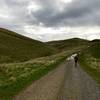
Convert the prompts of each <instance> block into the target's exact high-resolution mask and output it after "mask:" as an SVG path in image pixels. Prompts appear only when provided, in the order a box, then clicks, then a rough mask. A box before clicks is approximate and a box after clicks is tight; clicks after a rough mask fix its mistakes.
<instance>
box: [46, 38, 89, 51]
mask: <svg viewBox="0 0 100 100" xmlns="http://www.w3.org/2000/svg"><path fill="white" fill-rule="evenodd" d="M88 42H89V41H88V40H84V39H79V38H72V39H67V40H60V41H51V42H47V44H49V45H50V46H53V47H54V48H56V49H58V50H60V51H63V50H71V49H75V48H78V47H82V46H85V45H87V44H88Z"/></svg>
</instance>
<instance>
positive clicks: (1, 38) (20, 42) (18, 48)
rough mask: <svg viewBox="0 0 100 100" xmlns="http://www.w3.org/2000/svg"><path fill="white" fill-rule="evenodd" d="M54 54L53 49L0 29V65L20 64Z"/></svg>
mask: <svg viewBox="0 0 100 100" xmlns="http://www.w3.org/2000/svg"><path fill="white" fill-rule="evenodd" d="M55 52H56V50H55V49H53V48H52V47H49V46H48V45H47V44H45V43H42V42H39V41H36V40H32V39H30V38H27V37H24V36H21V35H19V34H17V33H15V32H12V31H9V30H7V29H3V28H0V63H5V62H6V63H7V62H22V61H26V60H29V59H33V58H37V57H42V56H48V55H51V54H54V53H55Z"/></svg>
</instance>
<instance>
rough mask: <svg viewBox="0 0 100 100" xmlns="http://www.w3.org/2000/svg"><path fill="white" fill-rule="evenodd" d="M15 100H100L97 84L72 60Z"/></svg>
mask: <svg viewBox="0 0 100 100" xmlns="http://www.w3.org/2000/svg"><path fill="white" fill-rule="evenodd" d="M13 100H100V89H99V88H98V85H97V84H96V82H95V81H94V80H93V79H92V78H91V77H90V76H89V75H88V74H87V73H86V72H85V71H83V70H82V69H81V68H80V66H79V65H78V66H77V67H75V66H74V61H73V60H72V59H70V60H69V61H68V62H67V63H66V62H65V63H63V64H61V65H59V66H58V67H57V68H56V69H55V70H53V71H52V72H50V73H48V74H47V75H45V76H44V77H42V78H41V79H40V80H38V81H36V82H34V83H33V84H32V85H31V86H29V87H28V88H26V90H24V91H22V92H21V93H19V94H18V95H17V96H16V97H15V98H14V99H13Z"/></svg>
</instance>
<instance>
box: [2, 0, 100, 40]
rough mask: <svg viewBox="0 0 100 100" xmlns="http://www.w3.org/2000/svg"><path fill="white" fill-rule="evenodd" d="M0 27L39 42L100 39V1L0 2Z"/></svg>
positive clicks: (35, 0) (14, 0) (33, 0)
mask: <svg viewBox="0 0 100 100" xmlns="http://www.w3.org/2000/svg"><path fill="white" fill-rule="evenodd" d="M0 27H3V28H7V29H10V30H13V31H16V32H18V33H20V34H22V35H25V36H29V37H31V38H33V39H37V40H40V41H51V40H60V39H68V38H73V37H79V38H84V39H89V40H92V39H96V38H99V39H100V0H0Z"/></svg>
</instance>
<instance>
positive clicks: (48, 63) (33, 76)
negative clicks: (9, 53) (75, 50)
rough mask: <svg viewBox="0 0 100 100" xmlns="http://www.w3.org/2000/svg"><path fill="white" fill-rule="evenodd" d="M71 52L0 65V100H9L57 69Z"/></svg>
mask: <svg viewBox="0 0 100 100" xmlns="http://www.w3.org/2000/svg"><path fill="white" fill-rule="evenodd" d="M71 53H72V51H68V52H63V53H60V54H56V55H52V56H48V57H42V58H37V59H34V60H30V61H27V62H23V63H11V64H1V65H0V71H1V73H0V74H1V75H0V100H10V99H12V97H13V96H14V95H16V94H17V93H18V92H20V91H21V90H22V89H24V88H25V87H27V86H28V85H30V84H31V83H32V82H33V81H35V80H37V79H39V78H40V77H42V76H43V75H45V74H47V73H48V72H49V71H50V70H52V69H54V68H56V67H57V65H58V64H60V63H61V62H62V61H63V60H64V59H66V57H67V56H69V55H70V54H71Z"/></svg>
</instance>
